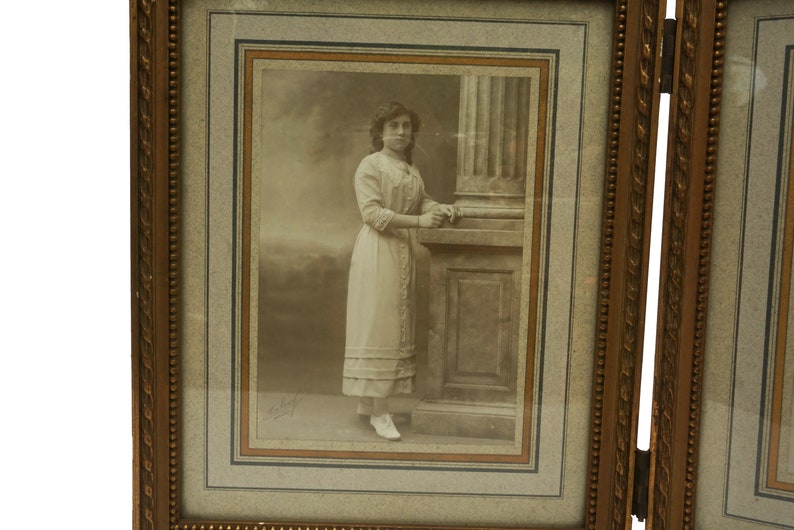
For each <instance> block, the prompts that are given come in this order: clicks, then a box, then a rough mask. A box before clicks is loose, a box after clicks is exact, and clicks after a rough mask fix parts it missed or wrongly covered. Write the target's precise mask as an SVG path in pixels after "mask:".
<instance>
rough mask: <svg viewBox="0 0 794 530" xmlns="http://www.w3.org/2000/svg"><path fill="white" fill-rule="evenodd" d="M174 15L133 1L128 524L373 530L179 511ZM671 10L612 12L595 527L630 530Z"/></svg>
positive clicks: (646, 6)
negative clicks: (665, 27)
mask: <svg viewBox="0 0 794 530" xmlns="http://www.w3.org/2000/svg"><path fill="white" fill-rule="evenodd" d="M180 6H181V2H180V1H179V0H169V1H167V2H155V1H153V0H131V4H130V32H131V57H130V60H131V74H132V75H131V78H132V80H131V109H130V111H131V114H130V118H131V138H132V146H131V197H132V204H131V219H132V223H131V253H132V293H133V296H132V315H133V316H132V372H133V374H132V375H133V381H132V385H133V388H132V390H133V435H134V456H133V466H134V479H133V480H134V485H133V486H134V487H133V503H134V509H133V527H134V528H136V529H147V530H148V529H152V530H165V529H166V528H171V529H185V530H187V529H192V528H229V529H232V528H240V529H264V528H298V527H306V528H323V529H326V528H329V529H330V528H339V527H344V528H362V529H363V528H370V527H371V526H370V525H369V524H368V523H367V521H355V522H353V523H354V524H346V523H342V522H337V523H334V524H327V525H326V524H315V523H311V524H308V523H302V522H301V521H300V517H299V515H296V520H295V521H266V522H261V521H245V520H244V518H243V517H241V518H239V520H234V521H203V520H201V521H200V520H185V519H184V518H183V516H182V514H181V511H180V470H179V458H180V424H179V410H180V401H179V385H180V351H179V333H180V329H179V293H180V281H179V277H180V271H179V267H180V261H179V249H180V226H179V221H180V193H179V182H180V31H181V30H182V28H181V26H180ZM664 8H665V6H664V2H656V1H650V0H643V1H640V2H628V0H621V1H617V2H615V10H614V12H615V18H614V34H613V51H612V71H611V83H610V84H611V91H610V94H609V96H608V97H609V106H610V112H609V129H608V131H605V135H607V138H608V141H607V144H608V153H607V156H606V159H607V167H606V168H605V190H604V209H603V214H602V229H601V234H602V236H601V264H600V271H601V272H600V278H599V279H598V287H599V294H598V317H597V330H596V337H594V344H595V346H594V350H595V352H594V353H595V355H594V385H593V398H592V421H591V427H590V429H591V431H590V451H589V464H588V472H587V475H588V477H589V478H588V484H587V494H586V499H587V500H586V506H584V507H583V513H582V521H583V525H584V526H583V527H584V528H587V529H604V528H615V529H617V528H627V527H628V526H629V525H630V524H631V517H630V515H629V512H630V506H631V501H632V491H631V484H632V481H633V458H634V451H633V448H634V446H635V440H636V424H637V409H638V400H639V379H640V366H641V360H642V335H643V322H644V306H645V293H646V281H647V262H648V246H649V239H650V190H652V189H653V170H652V168H653V161H654V150H655V138H656V121H657V113H658V95H659V94H658V84H657V83H656V82H655V80H656V79H658V77H659V67H660V66H659V61H658V56H659V53H658V51H659V46H660V42H661V26H662V16H661V13H663V12H664ZM605 99H606V95H605ZM405 528H409V526H405ZM410 528H420V527H416V526H410ZM536 530H541V529H539V528H537V527H536Z"/></svg>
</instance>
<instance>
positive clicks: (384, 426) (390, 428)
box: [369, 414, 402, 442]
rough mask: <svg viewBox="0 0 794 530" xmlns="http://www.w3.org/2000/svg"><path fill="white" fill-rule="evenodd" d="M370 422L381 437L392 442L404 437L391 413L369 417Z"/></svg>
mask: <svg viewBox="0 0 794 530" xmlns="http://www.w3.org/2000/svg"><path fill="white" fill-rule="evenodd" d="M369 424H370V425H372V426H373V427H375V432H376V433H378V436H380V437H381V438H386V439H387V440H391V441H392V442H397V441H399V440H400V439H401V438H402V437H401V436H400V432H399V431H398V430H397V427H395V426H394V422H393V421H392V419H391V414H383V415H382V416H372V417H371V418H370V419H369Z"/></svg>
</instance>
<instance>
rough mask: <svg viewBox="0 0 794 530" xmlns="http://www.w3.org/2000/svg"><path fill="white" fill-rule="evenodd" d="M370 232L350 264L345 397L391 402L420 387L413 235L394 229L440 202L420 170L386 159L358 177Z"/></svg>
mask: <svg viewBox="0 0 794 530" xmlns="http://www.w3.org/2000/svg"><path fill="white" fill-rule="evenodd" d="M354 185H355V190H356V199H357V201H358V206H359V209H360V211H361V217H362V219H363V221H364V226H363V227H362V228H361V231H360V232H359V234H358V238H357V239H356V244H355V247H354V248H353V257H352V260H351V263H350V277H349V283H348V295H347V332H346V344H345V364H344V372H343V384H342V392H343V393H344V394H345V395H348V396H369V397H387V396H390V395H394V394H406V393H411V392H413V391H414V389H415V387H416V348H415V345H414V312H415V295H414V285H415V270H414V251H413V246H414V245H415V241H414V231H413V230H411V229H393V228H388V225H389V222H390V221H391V220H392V218H393V217H394V214H395V213H400V214H406V215H417V214H420V213H425V212H427V211H428V210H429V209H430V208H432V207H433V206H434V205H435V204H437V203H436V202H434V201H433V200H432V199H430V197H428V196H427V194H426V193H425V186H424V182H423V181H422V177H421V176H420V174H419V171H418V170H417V169H416V167H415V166H413V165H410V164H408V163H406V162H403V161H400V160H396V159H394V158H391V157H389V156H387V155H384V154H382V153H380V152H378V153H373V154H371V155H369V156H367V157H366V158H364V159H363V160H362V161H361V163H360V164H359V167H358V170H357V171H356V174H355V178H354Z"/></svg>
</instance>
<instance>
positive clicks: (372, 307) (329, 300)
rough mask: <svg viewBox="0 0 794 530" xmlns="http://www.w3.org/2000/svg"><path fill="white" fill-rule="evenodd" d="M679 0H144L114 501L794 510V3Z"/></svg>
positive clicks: (284, 517)
mask: <svg viewBox="0 0 794 530" xmlns="http://www.w3.org/2000/svg"><path fill="white" fill-rule="evenodd" d="M665 9H666V5H665V3H664V2H663V1H661V2H659V1H650V0H637V1H636V2H635V1H631V2H629V1H627V0H615V1H607V0H572V1H567V0H566V1H563V2H558V1H542V0H541V1H534V0H510V1H508V0H480V1H475V0H442V1H436V0H412V1H409V2H405V1H402V2H398V1H392V0H379V1H371V0H370V1H365V0H334V1H328V2H318V1H315V0H289V1H288V0H273V1H261V2H260V1H258V0H167V1H161V2H155V1H153V0H131V2H130V37H131V57H130V61H131V65H130V66H131V73H132V75H131V79H132V82H131V98H130V101H131V112H130V119H131V141H132V146H131V166H132V167H131V190H132V193H131V197H132V204H131V219H132V224H131V249H132V250H131V254H132V256H131V257H132V262H131V263H132V279H131V281H132V286H131V287H132V295H133V296H132V323H131V325H132V363H133V370H132V372H133V381H132V394H133V425H132V427H133V434H134V458H133V460H134V484H133V490H134V499H133V502H134V510H133V526H134V528H135V529H136V530H138V529H141V530H143V529H152V530H165V529H171V530H176V529H185V530H188V529H194V528H195V529H199V528H204V529H209V528H223V529H227V528H228V529H237V528H240V529H243V528H245V529H271V528H278V529H280V528H284V529H286V528H317V529H319V528H323V529H326V528H328V529H330V528H374V527H388V528H414V529H419V528H425V529H429V528H439V527H445V528H464V527H465V528H472V527H473V528H526V529H533V530H543V529H548V528H568V529H597V530H601V529H606V528H614V529H618V528H621V529H628V528H630V527H631V524H632V515H634V516H636V517H638V518H640V519H641V520H645V521H646V527H647V528H654V529H657V528H658V529H663V528H669V529H680V528H696V527H697V528H711V527H717V526H719V527H722V528H726V529H745V528H756V527H761V526H764V527H769V526H771V527H775V528H794V526H792V525H793V524H794V523H792V521H794V431H792V425H793V424H794V362H792V361H791V358H790V356H788V359H787V355H786V352H787V346H788V343H789V340H788V334H787V325H788V322H789V319H790V315H791V313H790V311H789V305H790V304H789V302H790V300H791V297H792V290H791V281H790V279H791V271H792V264H793V263H794V260H792V255H794V253H793V252H792V249H794V228H793V227H794V221H792V219H794V216H792V215H789V211H790V206H791V205H792V204H794V200H793V199H792V197H794V195H790V194H789V185H788V184H789V182H791V181H792V179H793V178H794V154H793V153H794V140H792V139H793V138H794V133H792V131H793V130H794V103H792V102H794V82H793V81H792V79H793V78H792V76H791V72H792V70H794V8H792V6H790V5H787V3H786V2H783V1H779V0H764V1H762V2H757V1H756V2H751V1H749V0H730V1H727V0H726V1H707V0H679V2H678V4H677V5H676V18H675V20H665V17H664V14H665ZM662 81H665V82H664V83H663V82H662ZM663 85H669V86H663ZM663 92H665V93H669V98H670V114H669V134H668V138H667V140H666V142H664V139H661V140H662V143H666V145H667V147H666V149H667V164H666V169H665V170H664V171H662V170H661V169H660V168H657V167H655V161H656V151H657V139H658V138H657V135H658V132H657V130H658V123H659V119H660V115H659V114H660V110H659V109H660V98H661V94H662V93H663ZM657 179H661V180H663V182H664V190H665V197H664V207H663V211H662V212H653V211H652V210H653V208H652V204H653V190H654V182H655V180H657ZM654 213H655V215H657V216H659V217H660V218H661V222H662V227H663V228H662V232H663V234H662V244H661V248H660V249H651V237H650V234H651V217H652V214H654ZM652 253H658V255H659V256H660V277H659V278H658V279H657V278H650V279H649V263H650V256H651V254H652ZM649 282H658V283H659V300H658V315H657V317H656V321H655V323H651V325H650V326H648V325H647V323H646V309H645V308H646V304H647V303H648V300H647V298H648V291H649ZM651 303H655V302H654V301H651ZM653 324H655V326H654V325H653ZM646 329H655V333H656V337H655V338H656V351H645V352H643V342H644V336H645V334H646V331H645V330H646ZM643 357H645V362H646V363H649V362H650V363H653V366H654V381H653V391H652V393H653V414H652V432H651V444H650V445H651V447H650V450H648V451H640V450H638V449H637V425H638V414H639V400H640V380H641V370H642V364H643ZM787 361H788V362H787Z"/></svg>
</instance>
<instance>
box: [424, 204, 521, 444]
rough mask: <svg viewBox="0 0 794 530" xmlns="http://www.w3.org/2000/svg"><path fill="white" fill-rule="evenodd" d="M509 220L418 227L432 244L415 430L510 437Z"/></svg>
mask: <svg viewBox="0 0 794 530" xmlns="http://www.w3.org/2000/svg"><path fill="white" fill-rule="evenodd" d="M518 224H520V223H519V222H516V221H497V220H485V219H464V220H463V221H461V223H460V225H459V226H456V227H455V228H449V229H445V228H441V229H436V230H420V231H419V240H420V242H421V243H422V244H423V245H425V246H426V247H427V248H428V249H430V252H431V260H430V297H429V298H430V311H429V319H430V322H429V334H430V335H429V338H428V378H427V394H426V396H425V398H424V400H423V401H422V403H420V404H419V405H418V406H417V407H416V409H414V412H413V415H412V420H411V421H412V426H413V429H414V430H415V431H417V432H423V433H428V434H443V435H451V436H473V437H487V438H501V439H510V440H512V439H513V437H514V435H515V415H516V410H515V399H516V381H515V379H516V352H517V351H518V330H519V325H520V323H519V322H518V315H519V311H520V301H521V300H520V295H521V262H522V259H521V258H522V256H521V249H522V248H521V244H522V238H523V232H522V231H520V230H518V229H516V228H517V226H516V225H518Z"/></svg>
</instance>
